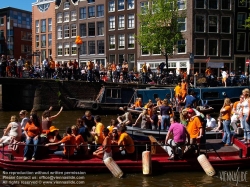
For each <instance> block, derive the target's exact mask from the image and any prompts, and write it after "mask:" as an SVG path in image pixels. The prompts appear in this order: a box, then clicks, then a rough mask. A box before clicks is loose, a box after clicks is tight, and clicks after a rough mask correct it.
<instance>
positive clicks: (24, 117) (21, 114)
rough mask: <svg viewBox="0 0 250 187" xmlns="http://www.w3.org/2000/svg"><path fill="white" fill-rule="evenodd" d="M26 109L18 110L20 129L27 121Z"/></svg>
mask: <svg viewBox="0 0 250 187" xmlns="http://www.w3.org/2000/svg"><path fill="white" fill-rule="evenodd" d="M28 115H29V114H28V111H27V110H21V111H20V112H19V117H20V119H21V128H22V130H23V129H24V127H25V125H26V123H27V122H28V121H29V117H28Z"/></svg>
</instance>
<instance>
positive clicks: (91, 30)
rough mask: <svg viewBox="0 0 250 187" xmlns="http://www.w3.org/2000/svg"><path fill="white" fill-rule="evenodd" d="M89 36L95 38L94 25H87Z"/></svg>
mask: <svg viewBox="0 0 250 187" xmlns="http://www.w3.org/2000/svg"><path fill="white" fill-rule="evenodd" d="M88 26H89V36H95V23H88Z"/></svg>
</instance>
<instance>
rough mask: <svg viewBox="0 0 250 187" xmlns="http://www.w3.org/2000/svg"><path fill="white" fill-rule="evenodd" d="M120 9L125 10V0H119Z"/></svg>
mask: <svg viewBox="0 0 250 187" xmlns="http://www.w3.org/2000/svg"><path fill="white" fill-rule="evenodd" d="M118 10H124V0H118Z"/></svg>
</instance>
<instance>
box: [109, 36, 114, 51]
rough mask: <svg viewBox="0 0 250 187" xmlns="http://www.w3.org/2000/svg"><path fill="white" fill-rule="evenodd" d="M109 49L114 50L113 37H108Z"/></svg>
mask: <svg viewBox="0 0 250 187" xmlns="http://www.w3.org/2000/svg"><path fill="white" fill-rule="evenodd" d="M109 49H115V36H114V35H110V36H109Z"/></svg>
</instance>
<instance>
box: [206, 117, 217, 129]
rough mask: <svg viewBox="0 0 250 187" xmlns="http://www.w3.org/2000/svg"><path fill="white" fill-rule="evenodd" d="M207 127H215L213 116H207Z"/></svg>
mask: <svg viewBox="0 0 250 187" xmlns="http://www.w3.org/2000/svg"><path fill="white" fill-rule="evenodd" d="M207 127H211V128H214V127H216V120H215V119H214V118H210V119H209V118H207Z"/></svg>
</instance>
